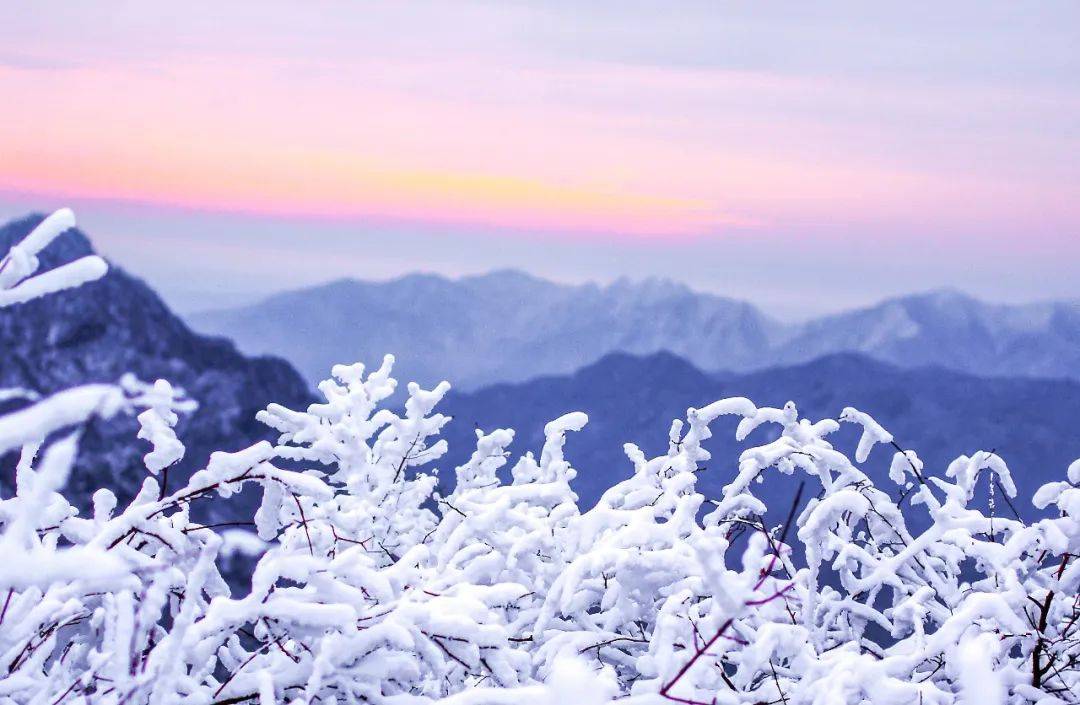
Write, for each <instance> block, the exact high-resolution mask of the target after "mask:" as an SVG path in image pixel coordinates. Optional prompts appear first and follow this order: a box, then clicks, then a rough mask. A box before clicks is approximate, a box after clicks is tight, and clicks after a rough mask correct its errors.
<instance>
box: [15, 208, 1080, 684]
mask: <svg viewBox="0 0 1080 705" xmlns="http://www.w3.org/2000/svg"><path fill="white" fill-rule="evenodd" d="M47 222H49V221H47ZM65 222H67V221H66V220H64V218H63V217H60V218H58V219H57V220H55V221H54V222H53V223H52V224H50V225H49V227H48V228H45V229H44V230H43V231H42V233H41V234H39V235H36V236H31V238H28V240H27V242H25V243H23V245H21V246H20V247H22V248H23V249H22V250H20V251H19V252H17V253H15V254H14V255H11V256H9V258H7V259H5V260H4V261H5V262H8V263H9V264H8V265H6V266H7V267H8V268H9V269H7V270H6V271H7V274H5V275H4V278H3V279H0V282H2V283H3V284H4V286H0V289H3V290H4V291H6V292H8V293H10V292H13V291H19V290H20V289H23V287H25V286H26V285H27V284H29V283H30V282H33V281H34V280H35V279H40V278H41V277H43V276H46V275H47V274H49V273H46V274H45V275H38V277H35V278H33V279H26V277H28V276H29V275H30V274H32V273H33V272H34V271H35V266H36V265H35V262H34V254H35V253H36V252H38V251H39V250H40V248H41V247H42V246H44V245H43V244H42V243H43V242H45V243H47V240H48V239H49V234H50V233H52V234H55V230H56V228H58V227H60V225H63V224H64V223H65ZM42 227H44V224H43V226H42ZM36 232H37V231H35V233H36ZM53 271H54V272H56V271H58V270H53ZM61 279H64V280H65V281H66V282H67V283H69V284H70V283H73V282H77V281H79V277H72V278H63V277H62V278H61ZM19 282H22V283H21V284H20V283H19ZM51 286H52V284H50V285H49V286H43V287H41V288H39V289H38V291H45V290H48V289H50V287H51ZM32 290H33V289H30V290H27V289H23V293H22V294H19V296H24V295H25V294H26V293H27V292H28V291H32ZM0 293H3V292H0ZM392 364H393V359H392V358H390V357H387V359H386V360H384V362H383V364H382V366H381V367H379V368H378V369H377V370H374V371H372V372H370V373H369V372H367V371H366V370H365V368H364V367H363V366H362V365H350V366H337V367H335V368H334V369H333V371H332V375H333V378H332V379H331V380H328V381H326V382H324V383H323V384H322V385H320V390H321V392H322V394H323V395H324V397H325V402H323V403H319V404H313V405H311V406H310V407H308V408H307V409H305V410H292V409H287V408H285V407H282V406H277V405H271V406H270V407H269V408H267V409H266V410H265V411H263V412H261V413H260V414H259V416H258V418H259V420H261V421H262V422H263V423H265V424H267V425H269V426H270V427H272V428H273V429H275V430H276V431H277V432H278V433H279V434H280V437H279V439H278V442H277V443H276V444H272V443H267V442H263V443H258V444H256V445H254V446H251V447H249V448H246V449H243V450H241V451H238V452H235V453H214V454H213V455H212V456H211V457H210V458H209V459H207V461H206V462H205V465H204V467H203V469H202V470H200V471H198V472H196V473H195V474H194V475H193V476H192V477H191V478H190V480H188V482H187V483H186V484H185V485H184V486H183V487H180V488H178V489H170V488H167V487H163V486H162V483H161V481H160V478H161V475H162V474H163V472H164V471H165V469H166V468H167V467H168V466H169V465H170V464H171V463H173V462H175V461H176V460H177V459H179V458H180V457H181V456H182V455H183V453H184V449H183V446H182V444H181V443H180V441H179V440H178V439H177V437H176V435H175V434H174V433H173V431H172V427H173V425H174V424H175V423H176V420H177V414H178V413H191V412H192V411H193V409H192V406H191V405H190V403H187V402H185V400H184V399H183V397H182V394H181V393H179V392H178V391H177V390H175V389H173V388H172V387H171V386H170V385H168V384H167V383H166V382H163V381H159V382H157V383H155V384H154V385H143V384H140V383H137V382H134V381H132V380H125V381H124V382H123V383H122V384H119V385H93V386H88V387H81V388H77V389H73V390H68V391H66V392H62V393H60V394H57V395H53V396H51V397H48V398H46V399H42V400H33V399H31V400H30V401H31V402H32V403H31V404H30V405H28V406H26V407H25V408H23V409H22V410H20V411H18V412H15V413H12V414H8V415H6V416H3V417H0V452H6V451H21V453H22V455H21V459H20V462H19V464H18V470H17V472H18V476H17V483H16V487H17V490H16V494H15V496H13V497H8V498H3V499H2V500H0V558H2V560H0V652H2V654H3V657H2V659H0V705H9V704H15V703H18V704H20V705H22V704H23V703H45V704H50V703H51V704H52V705H61V704H63V703H71V704H74V703H103V704H105V703H108V704H111V705H119V704H120V703H125V704H128V705H130V704H134V703H198V704H201V705H243V704H251V705H254V704H255V703H259V704H260V705H267V704H268V703H276V702H281V703H290V704H295V705H300V704H303V705H316V704H318V705H325V704H328V703H376V704H384V705H421V704H430V703H435V702H443V703H448V704H453V705H477V704H482V703H490V704H492V705H495V704H512V705H528V704H530V703H536V704H539V703H563V702H570V701H574V702H581V703H585V704H586V705H589V704H591V703H599V702H605V701H608V700H611V699H612V698H622V699H624V700H625V701H626V702H627V703H635V704H638V703H641V704H654V703H655V704H660V703H682V704H684V705H712V704H714V703H715V704H717V705H735V704H747V703H771V704H783V705H795V704H796V703H829V704H830V705H831V704H833V703H852V704H855V703H860V704H875V705H885V704H889V705H900V704H904V705H907V704H909V703H925V704H926V705H931V704H940V705H944V704H951V703H971V702H978V703H979V704H980V705H984V704H985V705H992V704H993V703H1010V704H1019V703H1038V704H1040V705H1050V704H1051V703H1075V702H1078V701H1080V697H1078V693H1080V674H1078V664H1077V660H1078V657H1080V653H1078V648H1080V646H1078V645H1080V626H1078V622H1080V607H1078V602H1077V588H1078V583H1080V567H1078V562H1077V561H1076V560H1075V559H1074V556H1076V554H1077V552H1078V551H1080V523H1078V521H1077V517H1078V515H1080V461H1078V462H1077V463H1074V464H1073V465H1072V466H1071V467H1070V468H1069V469H1068V471H1067V474H1066V477H1065V478H1064V479H1063V480H1062V481H1061V482H1057V483H1051V484H1050V485H1047V486H1045V487H1043V488H1042V489H1041V490H1040V491H1039V492H1038V493H1037V494H1036V496H1035V498H1034V502H1035V503H1036V505H1038V506H1039V507H1053V508H1056V509H1057V516H1055V517H1053V518H1046V519H1041V520H1039V521H1035V522H1031V523H1025V522H1024V521H1021V520H1020V519H1019V518H1016V519H1009V518H1006V517H1002V516H993V515H992V514H990V515H988V513H987V511H986V510H984V508H983V507H979V506H975V504H974V497H975V490H976V488H977V486H978V485H979V484H980V483H988V482H994V483H995V486H1000V489H1001V491H1003V492H1004V493H1005V495H1006V497H1007V498H1009V501H1010V502H1012V498H1013V497H1014V495H1015V493H1016V490H1015V487H1014V485H1013V483H1012V476H1011V473H1010V469H1009V468H1008V466H1007V465H1006V464H1005V462H1004V461H1003V460H1002V459H1001V458H999V457H998V456H996V455H994V454H993V453H986V452H977V453H974V454H973V455H971V456H970V457H968V456H962V457H961V458H959V459H957V460H956V461H955V462H953V463H952V464H950V465H949V466H948V467H947V468H945V469H943V470H942V469H935V468H926V467H924V465H923V463H922V461H921V460H920V459H919V458H918V456H917V455H916V454H915V453H914V452H913V451H910V450H903V449H902V448H901V446H900V445H899V444H898V442H897V441H896V440H895V439H894V438H893V437H892V435H890V434H889V433H888V431H887V430H885V429H884V428H882V427H881V426H880V425H879V424H877V423H876V422H875V421H874V420H873V419H872V418H871V417H870V416H869V415H867V414H865V413H863V412H860V411H859V410H856V409H852V408H848V409H844V410H843V411H842V413H841V414H840V416H839V418H838V419H837V420H834V419H822V420H817V421H811V420H808V419H803V418H800V416H799V412H798V409H797V408H796V406H795V405H794V404H790V403H789V404H788V405H786V406H784V407H783V408H779V409H777V408H759V407H757V406H755V405H754V404H753V403H752V402H751V401H750V400H747V399H741V398H739V399H726V400H720V401H717V402H714V403H712V404H709V405H708V406H705V407H702V408H700V409H689V410H688V411H687V414H686V418H685V420H677V421H675V422H674V423H673V424H672V425H671V428H670V432H669V439H670V443H669V447H668V450H667V452H665V453H663V454H661V455H659V456H657V457H653V458H649V457H646V455H645V454H644V453H643V452H642V451H641V450H640V449H639V448H638V447H637V446H634V445H633V444H627V445H626V446H625V450H626V454H627V456H628V459H629V462H628V463H627V472H626V476H625V479H623V480H621V481H620V482H618V483H616V484H615V485H613V486H612V487H611V488H609V489H608V490H607V491H606V492H605V493H604V494H603V496H602V497H601V499H600V501H599V502H598V504H597V505H596V506H595V507H593V508H591V509H588V510H587V511H582V509H581V507H580V506H579V505H578V502H577V497H576V496H575V494H574V492H573V489H572V482H573V480H574V478H575V476H576V471H575V469H574V468H573V466H572V464H571V462H570V461H569V459H568V457H567V455H566V454H565V453H564V447H565V446H566V444H567V443H568V442H570V443H571V447H572V438H570V436H571V434H573V433H574V432H577V431H580V430H581V429H582V428H583V427H584V426H585V424H586V423H587V421H588V419H587V417H586V416H585V415H584V414H580V413H573V414H567V415H566V416H563V417H561V418H559V419H556V420H554V421H552V422H551V423H549V424H548V425H547V427H546V429H545V441H544V444H543V447H542V448H539V449H535V450H537V451H538V455H536V454H533V453H531V452H528V453H526V454H524V455H523V456H521V457H520V458H517V459H516V460H513V459H512V458H511V453H510V451H509V448H510V446H511V444H512V442H513V440H514V434H513V431H511V430H508V429H495V430H491V431H490V432H483V431H477V434H476V447H475V452H474V453H473V454H472V456H471V458H470V459H469V460H468V461H467V462H466V463H465V464H463V465H462V466H460V467H458V468H456V469H454V471H453V475H454V479H455V482H454V483H453V487H452V488H449V487H447V486H446V483H442V484H440V481H439V478H440V477H441V476H442V477H445V476H446V475H449V473H444V474H443V475H441V476H440V474H439V473H438V467H439V461H440V459H441V458H442V456H443V454H444V452H445V450H446V447H445V442H444V441H442V440H439V439H438V434H439V432H440V429H442V427H443V426H444V425H445V424H446V423H448V422H449V419H448V418H447V417H445V416H443V415H441V414H439V413H437V412H436V408H437V406H438V403H439V401H440V400H441V399H442V397H443V396H444V395H445V394H446V392H447V391H448V389H449V385H447V384H446V383H442V384H440V385H438V386H437V387H435V388H434V389H432V390H424V389H421V388H420V387H418V386H417V385H409V386H408V395H407V400H406V402H405V404H404V409H403V410H401V411H395V410H392V409H391V408H388V407H387V406H386V405H385V404H386V402H387V401H388V400H389V399H390V398H391V395H392V394H393V392H394V390H395V387H396V382H395V381H394V379H393V378H392V376H391V373H392ZM19 394H22V393H21V392H20V393H19ZM23 396H25V395H23ZM117 413H132V414H137V415H138V418H139V421H140V429H141V430H140V432H139V436H138V439H132V440H133V442H138V443H142V442H144V441H146V442H149V448H148V452H147V454H146V456H145V459H146V467H147V475H146V477H145V480H144V484H143V486H142V488H141V490H140V492H139V493H138V494H137V496H136V497H135V499H134V500H133V501H132V502H131V503H130V504H129V505H128V506H126V507H118V505H117V500H116V497H114V496H113V495H112V494H111V493H109V492H108V491H105V490H102V491H99V492H98V493H97V494H95V495H94V509H93V513H92V514H93V515H92V516H91V517H81V516H79V514H78V512H77V511H76V510H75V508H74V507H73V506H72V505H71V504H70V503H69V502H68V501H67V500H66V499H65V498H64V496H63V494H62V489H63V484H64V480H65V478H66V476H67V473H68V472H69V470H70V467H71V463H72V459H73V458H74V455H75V453H76V451H77V445H78V435H79V431H78V429H79V428H80V426H81V425H82V423H83V422H84V421H85V420H87V419H88V418H91V417H93V416H99V415H110V414H117ZM723 416H734V417H736V418H737V419H738V424H737V429H736V436H737V438H738V439H739V440H740V441H742V440H746V439H749V438H751V437H753V436H755V435H757V436H760V437H761V439H762V440H761V443H760V445H752V446H751V447H748V448H747V449H746V450H745V451H743V452H742V454H741V455H740V456H739V457H738V458H732V459H712V458H711V457H710V453H709V451H708V449H707V448H706V447H705V446H706V445H707V443H708V440H709V438H710V437H711V435H712V430H711V427H712V425H714V424H716V423H717V422H718V420H719V419H721V417H723ZM841 423H852V424H856V425H858V426H860V427H861V429H862V439H861V440H860V441H859V443H858V447H857V448H856V450H855V453H854V456H855V460H854V461H853V460H852V459H851V458H850V457H849V456H848V455H847V454H846V453H845V452H844V451H843V450H842V449H839V448H836V447H834V446H833V445H832V444H831V443H830V442H829V440H828V438H829V437H830V435H831V434H832V433H833V432H835V431H836V430H837V429H838V428H839V427H840V424H841ZM762 427H770V431H771V433H769V434H766V433H765V432H764V431H759V429H761V428H762ZM878 444H884V445H885V446H886V447H891V448H892V450H893V451H896V452H895V453H894V456H893V462H892V466H891V470H890V473H889V479H890V481H891V482H892V483H893V485H894V486H891V487H888V488H879V487H875V485H874V484H873V483H872V482H871V481H870V479H869V478H868V477H867V475H866V474H865V473H864V471H863V470H862V469H861V468H860V465H861V464H862V463H863V462H864V461H865V460H866V458H867V456H868V455H869V454H870V453H872V452H874V449H875V446H877V445H878ZM706 462H708V463H709V472H714V473H717V472H718V473H724V474H725V475H726V477H727V478H728V483H727V485H726V486H725V487H724V490H723V491H722V493H721V494H720V495H719V496H716V497H706V496H704V495H703V494H702V493H701V492H699V491H698V488H697V478H698V474H699V472H701V471H702V470H703V468H704V463H706ZM773 472H779V473H783V474H786V475H790V476H792V478H791V480H790V483H791V486H792V488H795V487H797V486H800V485H801V486H805V487H806V488H807V492H806V495H805V496H806V497H808V498H809V501H808V502H806V503H805V504H803V503H800V502H796V503H794V504H793V505H792V506H791V507H778V508H774V509H775V510H777V511H778V514H776V515H770V517H773V516H776V517H787V518H784V520H783V522H782V523H780V524H779V525H777V524H769V523H766V520H765V516H766V509H767V508H766V507H765V505H764V503H763V502H762V501H761V499H760V498H759V497H757V496H755V494H754V488H755V486H756V485H757V482H756V481H757V480H758V479H759V478H761V477H762V476H763V475H765V474H766V473H773ZM245 485H258V486H259V487H260V488H261V491H262V494H263V501H262V504H261V506H260V508H259V510H258V512H257V513H256V515H255V517H254V518H253V519H254V520H253V522H252V524H253V525H254V527H255V528H256V529H257V531H258V534H259V536H260V537H261V539H262V540H264V541H265V542H267V544H266V545H267V550H266V552H265V554H263V555H262V557H261V558H260V559H259V561H258V564H257V566H256V568H255V570H254V573H253V575H252V578H251V585H250V591H249V592H248V593H247V594H245V595H243V596H234V595H232V594H231V593H230V591H229V588H228V587H227V586H226V584H225V582H224V580H223V579H222V578H221V575H220V574H219V572H218V562H219V559H222V558H223V557H224V556H225V555H226V554H228V553H231V552H232V551H234V550H236V547H237V546H238V545H241V544H242V545H243V546H245V547H246V548H247V549H250V548H251V546H252V544H255V545H256V546H257V545H261V544H259V542H258V541H256V540H255V539H254V538H253V537H252V538H251V540H248V541H244V540H242V539H238V538H237V537H236V535H235V532H236V528H235V527H229V528H227V529H225V527H214V526H204V525H201V524H198V523H196V522H193V521H192V520H191V515H190V509H191V507H192V506H193V505H195V504H196V503H200V502H224V501H228V500H229V498H230V497H231V496H232V495H234V494H235V493H236V492H238V491H239V490H241V489H242V488H243V487H244V486H245ZM792 494H793V495H794V494H795V492H794V491H793V493H792ZM788 515H790V516H789V517H788ZM770 521H776V519H770ZM914 526H926V527H928V528H926V529H925V530H921V531H919V530H916V529H914V528H912V527H914ZM219 531H221V534H219ZM221 536H225V537H226V539H227V540H223V539H222V537H221ZM248 536H250V535H248Z"/></svg>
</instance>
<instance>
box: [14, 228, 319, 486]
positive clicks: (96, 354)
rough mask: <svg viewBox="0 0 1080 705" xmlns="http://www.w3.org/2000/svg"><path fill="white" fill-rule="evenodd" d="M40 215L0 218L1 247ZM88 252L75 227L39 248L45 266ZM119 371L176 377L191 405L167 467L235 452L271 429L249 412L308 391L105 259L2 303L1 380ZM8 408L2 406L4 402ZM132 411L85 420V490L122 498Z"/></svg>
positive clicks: (131, 467) (99, 378) (131, 460)
mask: <svg viewBox="0 0 1080 705" xmlns="http://www.w3.org/2000/svg"><path fill="white" fill-rule="evenodd" d="M40 221H41V216H31V217H28V218H24V219H22V220H17V221H14V222H12V223H9V224H8V225H6V226H3V227H2V228H0V253H6V252H7V251H8V249H9V248H10V247H11V245H13V244H14V243H16V242H18V241H20V240H21V239H22V238H23V237H24V236H25V235H26V234H27V233H28V232H29V231H30V230H31V229H33V227H34V226H35V225H37V224H38V222H40ZM92 251H93V249H92V247H91V245H90V241H89V240H88V239H87V238H86V236H85V235H84V234H83V233H82V232H81V231H79V230H69V231H67V232H66V233H64V234H63V235H61V236H60V237H59V238H57V240H56V241H54V242H53V243H52V244H51V245H50V246H49V247H48V248H47V249H46V250H44V251H43V252H42V253H41V256H40V257H41V259H42V266H43V267H44V268H46V269H51V268H52V267H54V266H57V265H58V264H61V263H64V262H69V261H71V260H73V259H76V258H78V257H81V256H84V255H87V254H90V253H91V252H92ZM125 372H132V373H134V374H135V375H136V376H137V377H138V378H140V379H142V380H143V381H147V382H152V381H154V380H155V379H157V378H159V377H161V378H165V379H168V380H169V381H170V382H172V383H173V384H174V385H177V386H180V387H183V388H184V389H185V390H186V391H187V394H188V396H189V397H191V398H192V399H194V400H196V401H197V402H198V403H199V405H200V408H199V410H198V411H197V412H196V413H195V414H193V415H191V416H188V417H182V419H181V422H180V424H179V426H178V427H177V431H178V435H179V437H180V439H181V440H182V441H184V442H185V443H186V444H187V446H188V449H187V455H186V457H185V458H184V460H183V461H182V463H181V464H180V466H179V467H178V468H177V469H175V470H174V471H173V478H174V482H178V481H179V480H178V478H177V475H183V474H184V473H187V472H189V471H191V470H193V469H197V468H199V467H203V466H204V465H205V463H206V460H207V458H208V456H209V453H210V452H211V451H215V450H239V449H241V448H243V447H245V446H246V445H249V444H251V443H253V442H254V441H256V440H258V439H261V438H272V437H273V434H271V433H267V430H268V429H266V428H265V427H264V426H262V424H259V423H257V422H256V421H255V413H256V411H258V410H259V409H262V408H263V407H264V406H266V404H267V403H269V402H271V401H277V402H283V403H286V404H290V405H294V406H300V407H303V406H305V405H306V404H308V403H309V401H310V400H311V399H312V396H311V392H310V390H309V388H308V386H307V385H306V384H305V382H304V380H303V379H302V378H301V377H300V376H299V375H298V374H297V373H296V371H295V370H294V369H293V368H292V367H291V366H290V365H289V364H288V363H287V362H285V361H284V360H281V359H276V358H270V357H258V358H249V357H245V356H244V355H242V354H240V353H239V352H237V350H236V347H235V346H234V345H233V344H232V343H231V342H229V341H227V340H225V339H222V338H213V337H207V336H202V335H198V334H196V333H193V332H192V331H191V330H190V329H189V328H188V327H187V325H186V324H185V323H184V322H183V321H181V320H180V319H179V318H178V317H177V316H176V315H174V314H173V313H172V312H171V311H170V310H169V309H168V307H166V306H165V304H164V303H163V302H162V301H161V299H160V298H159V297H158V295H157V294H155V293H154V291H153V290H152V289H150V287H148V286H147V285H146V284H145V283H143V282H142V281H141V280H139V279H137V278H135V277H133V276H131V275H130V274H128V273H127V272H125V271H124V270H123V269H121V268H119V267H117V266H115V265H112V266H111V268H110V270H109V273H108V274H107V275H106V276H105V277H104V278H103V279H101V280H99V281H96V282H92V283H90V284H86V285H85V286H82V287H80V288H78V289H75V290H70V291H65V292H61V293H59V294H55V295H52V296H48V297H45V298H43V299H38V300H36V301H32V302H30V303H26V304H22V305H18V306H13V307H10V308H6V309H0V389H3V388H10V387H19V388H23V389H30V390H33V391H35V392H39V393H42V394H45V393H49V392H53V391H57V390H60V389H64V388H67V387H71V386H74V385H77V384H83V383H87V382H116V381H117V380H119V379H120V376H121V375H123V374H124V373H125ZM7 406H10V402H9V404H8V405H7ZM138 428H139V427H138V423H137V422H136V421H135V419H133V418H130V417H129V418H118V419H113V420H111V421H109V422H101V421H95V422H93V423H92V424H91V425H90V427H89V428H87V429H86V431H85V433H84V435H83V442H82V448H81V453H80V456H79V460H78V464H77V466H76V469H75V472H74V473H73V474H72V477H71V480H70V481H69V487H73V489H74V495H73V496H77V497H79V498H80V499H81V500H83V503H84V504H85V500H86V499H87V498H88V496H89V494H90V492H91V491H93V489H96V488H97V487H99V486H108V487H110V488H112V489H113V490H115V491H116V492H117V493H118V495H119V496H120V497H121V499H123V498H125V497H127V498H129V497H131V496H132V493H133V492H134V491H136V490H137V489H138V488H139V485H140V484H141V482H142V478H143V477H144V476H145V474H146V471H145V469H144V468H143V465H142V458H141V456H142V454H143V453H146V452H147V451H148V450H149V446H148V445H147V444H146V443H145V442H144V441H140V440H137V439H136V434H137V433H138ZM14 460H15V458H13V457H8V458H0V483H2V484H4V485H5V489H10V488H9V487H7V485H8V484H9V483H10V480H11V478H12V477H14V475H13V473H12V472H11V471H10V466H11V465H13V463H14Z"/></svg>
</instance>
